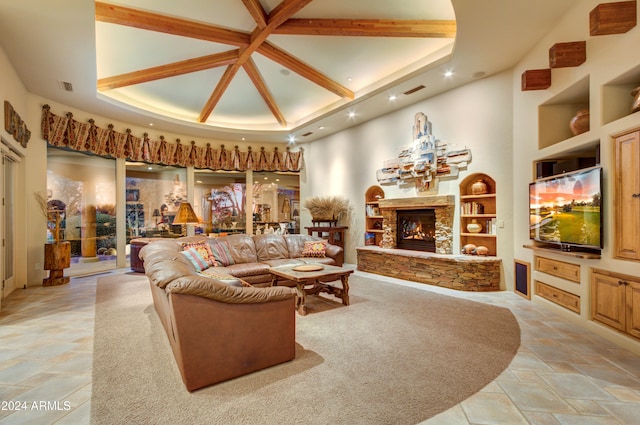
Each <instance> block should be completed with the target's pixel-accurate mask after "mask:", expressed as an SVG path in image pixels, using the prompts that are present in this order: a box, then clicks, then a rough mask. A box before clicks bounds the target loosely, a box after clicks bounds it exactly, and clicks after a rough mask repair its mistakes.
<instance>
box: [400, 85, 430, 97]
mask: <svg viewBox="0 0 640 425" xmlns="http://www.w3.org/2000/svg"><path fill="white" fill-rule="evenodd" d="M423 88H425V86H424V85H422V84H420V85H419V86H418V87H414V88H412V89H410V90H407V91H406V92H404V93H403V94H404V95H406V96H409V95H410V94H413V93H415V92H417V91H420V90H422V89H423Z"/></svg>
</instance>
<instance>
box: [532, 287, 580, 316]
mask: <svg viewBox="0 0 640 425" xmlns="http://www.w3.org/2000/svg"><path fill="white" fill-rule="evenodd" d="M536 294H537V295H540V296H541V297H542V298H546V299H548V300H549V301H552V302H554V303H556V304H558V305H561V306H562V307H565V308H568V309H569V310H571V311H575V312H576V313H580V297H579V296H578V295H575V294H571V293H569V292H567V291H563V290H562V289H558V288H555V287H553V286H550V285H547V284H546V283H542V282H538V281H537V280H536Z"/></svg>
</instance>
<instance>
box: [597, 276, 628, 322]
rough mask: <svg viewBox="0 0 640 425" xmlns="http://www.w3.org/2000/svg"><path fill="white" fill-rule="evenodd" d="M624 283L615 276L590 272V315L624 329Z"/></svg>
mask: <svg viewBox="0 0 640 425" xmlns="http://www.w3.org/2000/svg"><path fill="white" fill-rule="evenodd" d="M625 289H626V287H625V285H624V283H623V282H622V280H621V279H620V278H618V277H615V276H610V275H608V274H602V273H598V272H593V273H592V274H591V317H592V318H593V320H598V321H599V322H602V323H604V324H606V325H609V326H611V327H612V328H615V329H618V330H619V331H623V332H624V331H625V324H626V323H625V320H626V315H625Z"/></svg>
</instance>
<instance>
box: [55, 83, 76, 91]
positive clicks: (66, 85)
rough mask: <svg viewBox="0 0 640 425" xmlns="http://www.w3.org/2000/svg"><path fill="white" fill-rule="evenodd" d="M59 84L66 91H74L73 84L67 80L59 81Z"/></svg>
mask: <svg viewBox="0 0 640 425" xmlns="http://www.w3.org/2000/svg"><path fill="white" fill-rule="evenodd" d="M58 84H60V88H61V89H62V90H64V91H69V92H72V91H73V84H71V83H69V82H67V81H58Z"/></svg>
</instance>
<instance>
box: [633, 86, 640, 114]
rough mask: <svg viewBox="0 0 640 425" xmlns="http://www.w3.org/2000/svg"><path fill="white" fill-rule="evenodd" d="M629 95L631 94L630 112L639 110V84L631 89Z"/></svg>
mask: <svg viewBox="0 0 640 425" xmlns="http://www.w3.org/2000/svg"><path fill="white" fill-rule="evenodd" d="M631 96H633V104H632V105H631V112H632V113H633V112H638V111H640V86H638V87H636V88H635V89H633V91H632V92H631Z"/></svg>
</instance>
